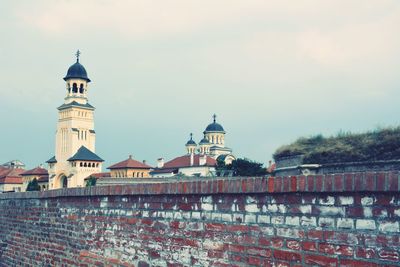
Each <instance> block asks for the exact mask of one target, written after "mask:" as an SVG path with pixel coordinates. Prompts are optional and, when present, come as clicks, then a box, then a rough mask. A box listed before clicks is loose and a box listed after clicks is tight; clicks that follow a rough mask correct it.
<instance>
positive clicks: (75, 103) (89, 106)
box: [57, 101, 94, 110]
mask: <svg viewBox="0 0 400 267" xmlns="http://www.w3.org/2000/svg"><path fill="white" fill-rule="evenodd" d="M69 107H80V108H86V109H90V110H94V107H93V106H92V105H90V104H89V103H86V104H80V103H78V102H76V101H72V102H71V103H68V104H62V105H61V106H59V107H58V108H57V109H58V110H62V109H66V108H69Z"/></svg>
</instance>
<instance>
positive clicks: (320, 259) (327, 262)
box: [304, 255, 338, 267]
mask: <svg viewBox="0 0 400 267" xmlns="http://www.w3.org/2000/svg"><path fill="white" fill-rule="evenodd" d="M304 263H306V264H308V265H311V266H329V267H335V266H338V260H337V259H336V258H331V257H326V256H321V255H305V256H304Z"/></svg>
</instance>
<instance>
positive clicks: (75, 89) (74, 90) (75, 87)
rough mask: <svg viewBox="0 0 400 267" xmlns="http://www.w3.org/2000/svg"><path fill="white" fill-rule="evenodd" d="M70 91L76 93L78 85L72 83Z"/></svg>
mask: <svg viewBox="0 0 400 267" xmlns="http://www.w3.org/2000/svg"><path fill="white" fill-rule="evenodd" d="M72 92H73V93H78V86H77V85H76V83H74V84H73V85H72Z"/></svg>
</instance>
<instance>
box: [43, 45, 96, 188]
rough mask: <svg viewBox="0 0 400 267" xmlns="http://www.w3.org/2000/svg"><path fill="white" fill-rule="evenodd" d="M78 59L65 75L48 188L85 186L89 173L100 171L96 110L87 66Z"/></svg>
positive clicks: (49, 161)
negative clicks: (95, 126)
mask: <svg viewBox="0 0 400 267" xmlns="http://www.w3.org/2000/svg"><path fill="white" fill-rule="evenodd" d="M79 56H80V52H79V50H78V51H77V53H76V62H75V64H73V65H72V66H71V67H69V69H68V71H67V75H66V76H65V77H64V81H65V82H66V97H65V99H64V104H62V105H61V106H60V107H58V123H57V131H56V148H55V156H54V157H53V158H51V159H50V160H48V161H47V163H48V164H49V188H50V189H56V188H62V187H82V186H85V184H84V179H85V178H86V177H88V176H89V175H91V174H93V173H96V172H101V163H102V162H103V160H102V159H101V158H100V157H98V156H97V155H96V154H95V153H94V151H95V141H96V133H95V131H94V110H95V108H94V107H93V106H92V105H90V104H89V102H88V90H89V88H88V84H89V82H90V79H89V78H88V75H87V72H86V69H85V68H84V67H83V65H81V64H80V63H79Z"/></svg>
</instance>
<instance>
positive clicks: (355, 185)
mask: <svg viewBox="0 0 400 267" xmlns="http://www.w3.org/2000/svg"><path fill="white" fill-rule="evenodd" d="M399 179H400V177H399V174H398V173H397V172H381V173H372V172H369V173H358V174H351V173H346V174H340V175H326V176H321V175H317V176H307V177H306V176H292V177H268V178H262V177H257V178H247V177H234V178H230V179H205V180H186V181H182V182H177V183H172V182H171V183H147V184H133V185H128V186H120V185H117V186H103V187H90V188H73V189H59V190H52V191H45V192H27V193H12V194H0V224H1V227H0V266H21V265H23V266H364V267H365V266H398V265H399V260H400V258H399V257H400V229H399V221H400V194H399V192H400V190H399V185H400V183H399Z"/></svg>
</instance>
